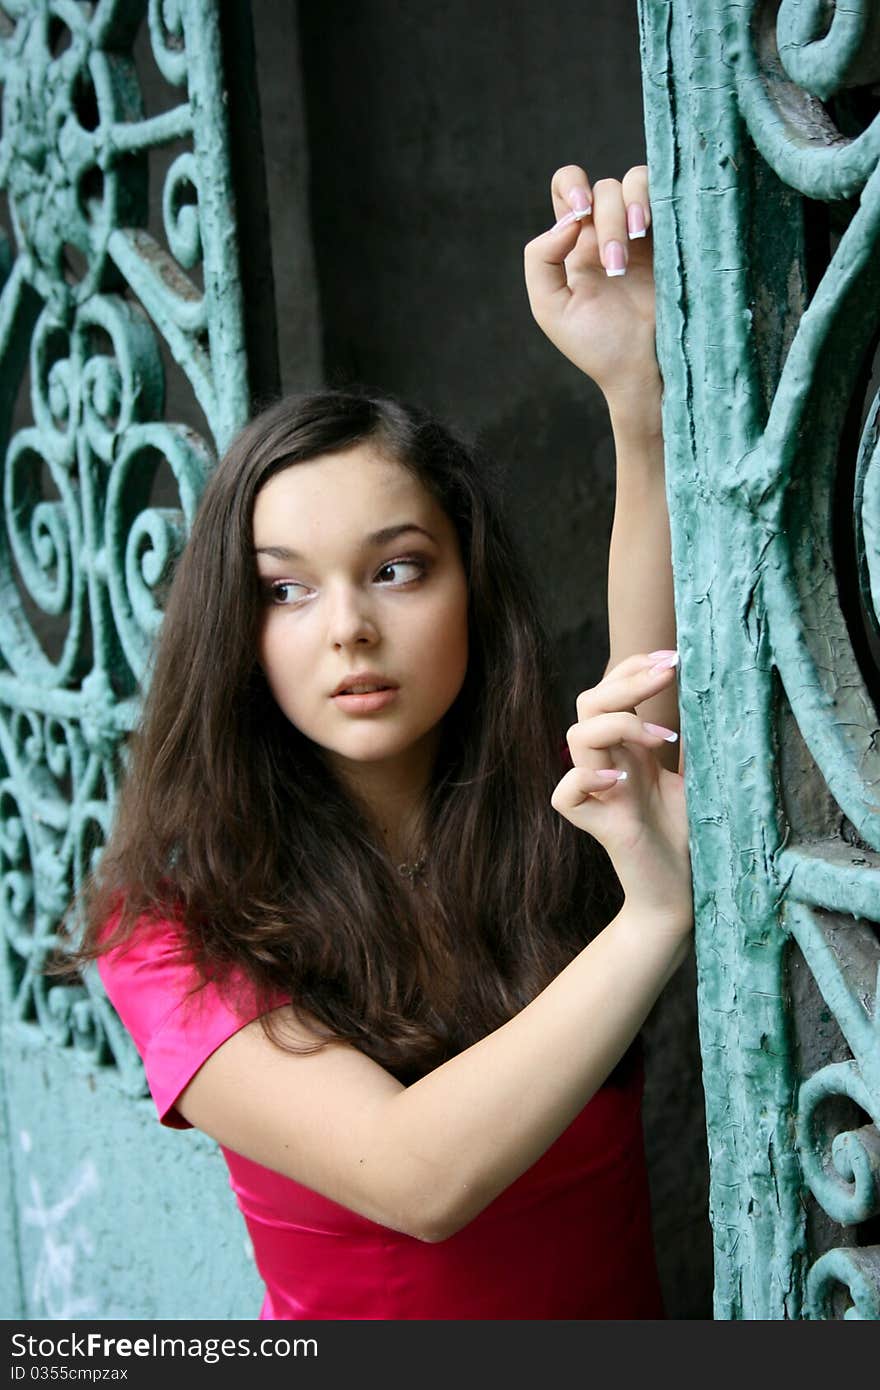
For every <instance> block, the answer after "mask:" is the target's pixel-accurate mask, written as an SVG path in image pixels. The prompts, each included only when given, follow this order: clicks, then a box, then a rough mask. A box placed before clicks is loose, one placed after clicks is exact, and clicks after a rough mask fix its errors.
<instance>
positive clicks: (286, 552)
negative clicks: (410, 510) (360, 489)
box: [254, 521, 437, 560]
mask: <svg viewBox="0 0 880 1390" xmlns="http://www.w3.org/2000/svg"><path fill="white" fill-rule="evenodd" d="M407 531H418V532H419V534H420V535H422V536H427V538H428V540H429V541H433V542H434V544H435V545H436V544H437V538H436V536H432V535H431V532H430V531H426V530H425V528H424V526H417V525H416V523H415V522H414V521H404V522H401V524H400V525H399V526H383V528H382V530H381V531H373V532H371V534H370V535H369V536H366V537H365V542H364V543H365V544H366V545H387V544H388V543H389V541H396V540H397V538H398V536H402V535H404V534H405V533H406V532H407ZM254 554H255V555H271V556H272V557H273V558H274V559H276V560H302V559H303V558H304V557H303V556H302V555H301V554H300V552H299V551H298V550H290V549H289V548H288V547H287V546H286V545H258V546H257V547H256V548H255V549H254Z"/></svg>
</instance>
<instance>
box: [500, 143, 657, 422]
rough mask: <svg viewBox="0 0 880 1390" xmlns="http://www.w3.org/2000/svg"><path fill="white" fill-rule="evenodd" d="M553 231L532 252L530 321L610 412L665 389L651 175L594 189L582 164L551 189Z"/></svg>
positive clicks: (635, 174) (640, 172)
mask: <svg viewBox="0 0 880 1390" xmlns="http://www.w3.org/2000/svg"><path fill="white" fill-rule="evenodd" d="M550 191H551V198H552V202H553V214H554V218H555V225H554V226H553V227H551V228H550V230H549V231H547V232H544V233H543V234H542V235H541V236H538V237H535V239H534V241H530V242H529V243H528V245H527V246H526V248H525V276H526V289H527V291H528V295H529V303H530V305H531V309H532V314H533V315H534V318H535V320H536V322H537V323H538V325H539V326H540V327H541V328H542V329H543V331H544V332H545V333H546V335H547V337H548V338H549V339H550V341H551V342H552V343H553V344H555V346H556V347H558V348H559V350H560V352H562V353H564V354H565V356H566V357H568V358H570V360H571V361H572V362H574V364H575V366H577V367H580V369H581V371H583V372H586V374H587V375H588V376H590V377H592V378H593V380H594V381H595V382H596V383H597V385H598V386H599V387H600V388H601V390H602V391H603V393H604V394H605V397H606V399H607V400H608V402H609V404H610V405H613V404H614V403H615V401H616V400H617V399H618V398H619V397H620V398H627V397H629V396H630V395H631V394H632V393H633V392H638V391H644V390H646V389H650V390H651V391H652V392H654V393H656V391H657V390H658V388H659V371H658V368H657V359H656V355H655V351H654V276H653V268H652V253H651V235H650V227H651V208H650V202H649V198H648V170H647V167H646V166H645V165H643V164H640V165H637V166H636V167H634V168H632V169H630V170H629V172H628V173H626V174H625V175H624V177H623V180H622V181H620V182H619V181H618V180H617V179H600V180H599V181H598V182H597V183H596V184H595V185H594V186H591V185H590V181H589V179H588V177H587V174H586V171H585V170H584V169H582V168H580V167H579V166H578V165H576V164H567V165H566V166H565V167H564V168H562V169H557V171H556V173H555V174H554V175H553V180H552V183H551V186H550Z"/></svg>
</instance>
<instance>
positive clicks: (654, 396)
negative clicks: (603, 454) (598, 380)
mask: <svg viewBox="0 0 880 1390" xmlns="http://www.w3.org/2000/svg"><path fill="white" fill-rule="evenodd" d="M603 394H604V396H605V403H606V405H607V406H608V414H609V417H610V419H611V428H612V430H613V432H614V437H615V439H616V440H618V441H621V440H623V441H627V442H632V443H636V442H653V441H657V440H662V438H663V419H662V407H663V383H662V382H661V380H660V374H659V372H657V373H655V374H654V375H653V376H652V375H651V374H650V373H648V374H646V375H645V376H640V377H637V378H632V379H628V380H627V381H626V382H618V383H616V384H615V385H614V386H613V387H609V388H608V389H606V390H605V391H604V392H603Z"/></svg>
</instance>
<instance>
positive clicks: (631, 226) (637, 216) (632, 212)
mask: <svg viewBox="0 0 880 1390" xmlns="http://www.w3.org/2000/svg"><path fill="white" fill-rule="evenodd" d="M626 230H627V235H628V236H629V239H630V241H636V240H637V239H638V237H641V236H644V235H645V233H646V232H647V230H648V224H647V222H646V221H645V209H644V208H643V207H642V205H641V203H630V205H629V207H628V208H627V210H626Z"/></svg>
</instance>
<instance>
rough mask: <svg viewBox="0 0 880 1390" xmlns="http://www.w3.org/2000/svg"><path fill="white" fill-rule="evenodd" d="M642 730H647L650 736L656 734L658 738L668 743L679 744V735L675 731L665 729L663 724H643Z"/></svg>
mask: <svg viewBox="0 0 880 1390" xmlns="http://www.w3.org/2000/svg"><path fill="white" fill-rule="evenodd" d="M642 728H643V729H646V730H647V731H648V733H649V734H656V735H657V737H658V738H664V739H665V740H666V742H667V743H677V742H678V734H677V733H676V732H675V730H674V729H664V727H663V725H662V724H643V725H642Z"/></svg>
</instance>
